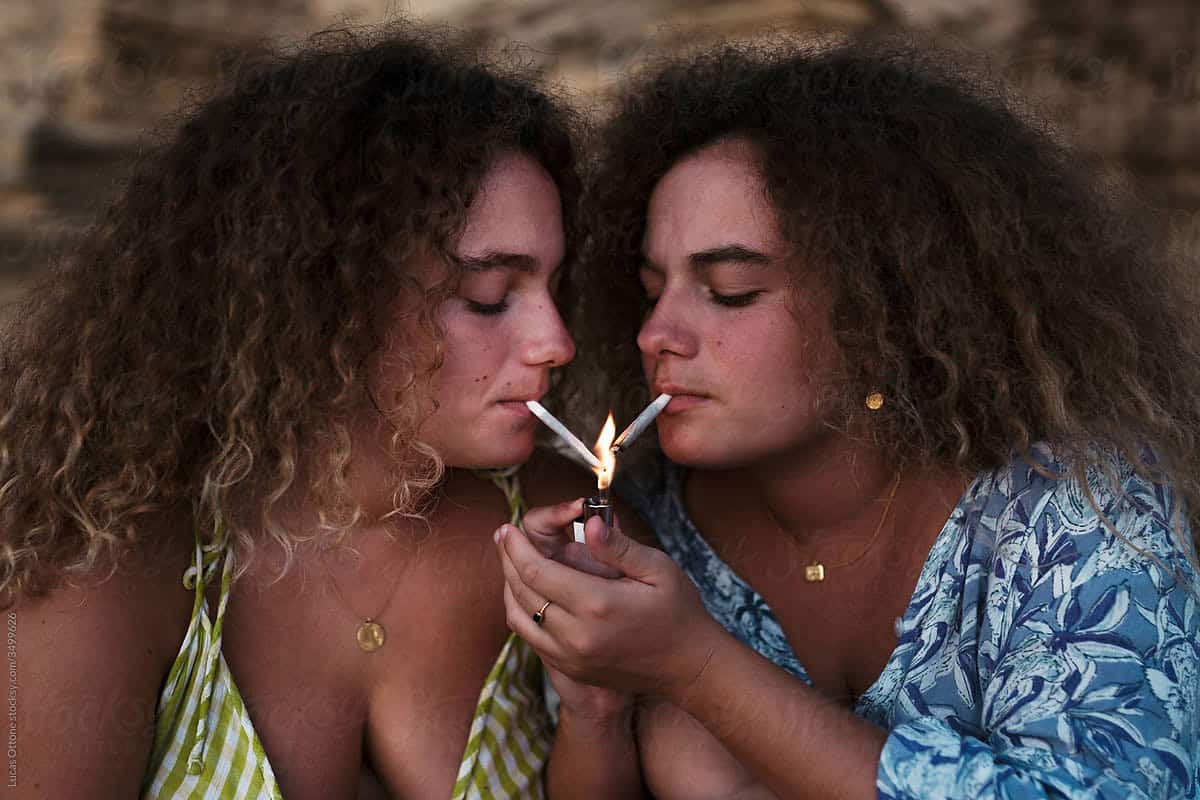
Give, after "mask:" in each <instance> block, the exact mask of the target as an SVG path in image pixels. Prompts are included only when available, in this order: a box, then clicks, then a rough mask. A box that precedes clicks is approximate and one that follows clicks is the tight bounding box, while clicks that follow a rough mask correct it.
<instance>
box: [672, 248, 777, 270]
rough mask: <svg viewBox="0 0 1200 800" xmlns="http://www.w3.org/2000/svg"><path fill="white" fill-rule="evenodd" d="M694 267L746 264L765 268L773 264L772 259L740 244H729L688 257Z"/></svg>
mask: <svg viewBox="0 0 1200 800" xmlns="http://www.w3.org/2000/svg"><path fill="white" fill-rule="evenodd" d="M688 260H689V261H691V262H692V266H693V267H695V268H697V269H701V268H703V267H707V266H711V265H712V264H726V263H735V264H745V265H747V266H753V267H765V266H766V265H768V264H770V263H771V257H770V256H769V255H767V254H766V253H760V252H759V251H757V250H752V249H750V248H749V247H746V246H744V245H740V244H727V245H722V246H721V247H713V248H710V249H708V250H701V251H700V252H698V253H692V254H691V256H689V257H688Z"/></svg>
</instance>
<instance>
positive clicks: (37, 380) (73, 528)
mask: <svg viewBox="0 0 1200 800" xmlns="http://www.w3.org/2000/svg"><path fill="white" fill-rule="evenodd" d="M537 77H538V76H536V75H535V74H533V72H532V71H531V70H530V68H529V67H528V65H527V64H525V63H523V61H522V59H521V58H520V54H519V53H518V52H515V51H506V52H501V53H495V52H487V51H483V50H479V49H475V48H473V47H470V46H468V45H467V44H465V43H464V42H463V41H462V40H460V39H459V38H457V35H456V34H454V33H452V32H449V31H444V30H437V31H434V30H417V29H414V28H412V27H411V26H408V25H406V24H404V23H393V24H390V25H388V26H384V27H381V28H377V29H375V30H373V31H364V30H332V31H326V32H324V33H321V34H318V35H316V36H314V37H312V38H310V39H308V40H307V41H306V42H304V43H303V45H301V46H300V47H299V48H295V49H293V50H290V51H286V52H285V51H275V52H267V51H261V52H259V53H257V54H255V55H254V57H252V58H250V59H249V60H247V61H246V62H245V63H244V64H243V65H242V66H241V68H240V69H239V70H238V71H237V73H236V75H234V76H233V78H232V79H231V80H230V81H229V82H228V84H227V85H226V86H225V87H224V88H221V89H219V90H218V91H217V92H216V93H215V94H214V95H213V96H211V97H210V98H208V99H207V100H204V101H202V102H199V103H196V104H193V107H192V108H191V109H189V110H188V111H186V113H185V116H184V118H183V121H182V124H181V125H179V126H178V127H177V128H174V129H173V130H172V131H171V132H170V133H168V134H167V135H166V137H163V138H161V139H160V141H159V143H158V144H157V145H156V146H154V147H153V148H151V149H148V150H147V151H146V152H145V153H144V154H143V155H142V156H141V157H140V158H139V160H138V163H137V164H136V165H135V168H134V170H133V172H132V175H131V177H130V179H129V180H128V182H127V184H126V185H125V187H124V189H123V191H122V192H121V193H120V196H119V198H118V199H117V200H116V201H115V202H114V203H113V204H112V206H111V207H110V208H108V209H107V211H106V212H105V213H104V214H103V215H102V217H101V218H100V220H99V221H98V222H97V223H96V224H95V225H94V226H93V228H92V230H90V232H89V233H88V235H87V237H86V238H85V240H84V241H83V243H82V244H81V245H80V246H79V248H78V249H77V250H76V251H75V252H74V253H73V254H72V255H71V256H70V257H68V258H65V259H63V260H62V262H61V263H59V264H56V265H55V266H54V269H53V270H51V271H50V273H49V274H48V276H47V278H46V279H45V280H44V281H43V282H42V284H41V285H40V286H39V287H37V289H35V290H34V291H31V292H30V293H29V296H28V299H27V300H26V301H25V302H24V303H23V305H22V306H21V307H19V308H18V309H17V311H16V314H15V315H14V319H13V324H12V325H11V326H10V328H9V329H8V330H7V331H6V335H5V337H4V341H3V350H2V355H0V358H2V362H0V398H2V399H0V404H2V405H0V542H2V544H0V590H4V591H6V592H7V593H8V595H9V596H10V597H16V596H22V595H25V596H36V595H38V594H41V593H44V592H45V591H47V590H48V589H49V588H51V587H52V586H53V585H55V584H56V583H58V582H60V581H61V580H63V579H70V578H71V577H72V576H79V575H88V574H92V573H94V572H98V571H103V570H104V569H105V568H106V567H107V568H108V569H109V570H110V571H109V574H111V569H114V568H115V565H116V563H117V559H118V558H119V557H120V556H121V555H122V554H123V553H125V552H128V551H129V550H130V549H131V548H135V547H138V546H142V545H144V544H145V543H146V542H147V541H149V540H152V538H153V535H154V532H153V531H152V530H151V529H152V528H153V527H154V526H153V523H152V522H151V521H152V520H153V519H155V515H156V514H160V513H166V512H167V511H169V510H170V509H178V508H188V509H189V512H190V513H191V514H192V515H193V519H195V521H196V524H197V525H200V526H202V527H201V529H202V530H211V529H212V528H213V526H214V525H216V524H217V522H218V520H219V521H220V522H221V524H223V525H224V526H226V528H227V530H228V531H229V532H230V534H231V535H232V536H234V537H235V541H236V543H237V545H238V546H239V548H240V552H252V551H253V546H254V545H255V543H256V542H259V541H261V540H262V539H263V537H264V536H266V537H269V538H271V539H274V540H276V541H277V542H278V543H279V544H281V545H282V546H283V548H284V552H285V553H286V554H287V562H286V563H290V562H291V559H292V557H293V556H294V554H295V547H296V546H297V544H298V542H300V541H304V540H306V539H309V540H312V539H315V538H317V537H319V536H320V537H324V536H330V537H333V538H336V537H337V536H340V535H342V534H344V533H345V532H346V531H348V530H349V529H350V528H351V527H352V526H353V525H354V524H355V523H356V522H357V521H358V519H359V518H360V516H361V511H360V509H358V508H357V507H356V506H355V504H354V503H353V502H352V501H351V500H350V495H349V492H348V487H347V485H346V481H345V475H346V466H347V464H348V462H349V460H350V447H351V429H352V426H353V421H354V419H355V418H356V415H361V414H362V411H363V409H364V408H367V409H371V408H376V409H379V411H380V413H382V414H383V415H384V416H385V418H386V419H387V420H388V421H389V422H390V423H391V425H392V426H393V429H394V435H393V436H392V437H391V443H390V444H391V451H392V453H391V454H392V456H393V457H394V459H395V464H396V467H395V469H396V472H395V475H394V476H393V478H394V485H395V486H396V487H398V488H397V490H396V493H395V496H394V497H393V503H394V506H395V509H396V512H398V513H404V514H414V515H419V514H420V513H421V510H422V509H423V508H424V505H423V504H424V500H423V499H422V498H425V497H428V495H429V491H428V490H430V489H431V488H432V487H434V486H435V485H436V484H437V483H438V481H439V480H440V478H441V475H442V472H443V465H442V463H441V462H440V460H439V459H438V456H437V454H436V453H435V452H432V451H431V449H430V448H429V447H427V446H423V445H421V443H420V442H419V441H418V439H417V436H416V434H417V430H418V428H419V426H420V424H421V423H422V421H423V419H424V418H425V417H426V416H427V414H428V413H430V411H431V410H432V409H433V408H434V407H435V404H434V401H433V397H432V376H433V373H434V371H435V370H436V368H437V366H438V363H439V361H440V352H439V347H440V345H439V343H440V335H441V332H440V329H439V327H438V324H437V313H436V312H437V309H438V306H439V304H440V303H441V301H442V300H444V299H445V298H446V297H448V296H449V295H450V294H451V293H452V292H453V291H454V289H455V286H456V282H457V277H458V271H457V270H456V265H455V260H454V258H453V256H452V254H451V253H452V246H453V242H454V239H455V237H456V234H458V233H459V232H461V230H462V227H463V225H464V222H465V217H466V213H467V208H468V206H469V204H470V202H471V199H472V195H473V193H474V192H475V191H476V189H477V187H478V185H479V182H480V181H481V179H482V178H483V176H484V175H485V173H486V171H487V169H488V168H489V166H490V164H491V163H492V162H493V160H494V159H495V158H496V157H497V156H498V155H500V154H501V153H503V152H511V151H516V152H522V153H525V154H527V155H529V156H530V157H531V158H533V159H534V160H536V161H538V162H539V163H540V164H541V165H542V166H543V167H544V168H545V169H546V170H547V172H548V173H549V174H550V176H551V177H552V178H553V180H554V181H555V183H556V184H557V186H558V188H559V192H560V196H561V199H562V205H563V214H564V225H565V226H566V231H565V233H566V240H567V243H568V248H569V249H570V248H571V247H572V243H573V242H574V241H575V239H576V235H575V230H576V227H575V224H574V222H573V214H572V211H573V209H574V207H575V205H576V204H577V198H578V196H579V192H580V179H579V176H578V173H577V163H576V161H577V156H576V154H575V149H574V148H575V139H576V136H577V133H578V131H577V129H576V128H577V119H576V117H575V115H574V114H573V113H572V112H570V111H569V109H568V108H567V107H566V106H565V105H564V104H562V103H560V102H559V101H558V100H557V99H556V97H555V96H554V95H553V94H552V93H551V92H549V91H548V90H545V89H542V88H538V86H537V84H536V79H537ZM431 257H433V258H440V260H441V262H444V263H445V264H446V266H447V272H448V274H449V277H448V278H446V279H445V280H442V281H439V282H438V283H437V285H435V286H432V287H428V286H425V285H423V283H422V281H421V280H419V279H418V277H419V276H418V274H417V270H416V269H415V268H414V267H413V266H412V264H414V263H416V262H417V261H422V263H429V259H430V258H431ZM396 318H407V319H409V320H411V321H413V322H414V323H415V324H414V325H412V326H407V328H413V329H416V330H418V331H420V332H421V333H420V334H419V335H410V336H409V337H408V338H409V339H410V341H402V342H401V341H392V338H393V336H392V335H391V334H389V333H387V330H385V328H386V327H387V326H385V325H384V323H385V321H387V320H392V319H396ZM394 327H395V326H393V328H394ZM407 328H406V329H407ZM381 353H387V354H388V359H389V368H390V369H393V370H395V369H398V368H400V367H403V368H404V369H405V370H406V372H405V373H403V374H407V376H408V378H407V384H406V385H405V386H404V387H403V390H402V391H401V392H399V393H398V395H397V397H395V398H390V402H389V398H382V399H381V398H375V397H371V396H370V395H371V391H370V389H369V387H368V386H367V382H366V381H365V380H364V378H365V376H366V374H367V373H368V372H369V371H370V370H369V368H368V361H369V359H371V358H372V357H373V356H374V355H376V354H381ZM301 488H302V490H303V491H304V492H305V493H307V497H308V498H309V499H311V500H313V502H315V503H316V505H317V507H318V508H320V509H321V510H322V515H321V520H322V522H321V525H320V526H319V527H320V530H318V531H317V532H315V533H311V532H310V533H307V534H300V533H295V532H289V531H287V530H284V529H283V527H282V526H281V525H280V524H279V522H278V513H277V512H278V510H279V509H278V508H277V507H278V506H279V504H280V500H281V498H283V497H284V495H285V494H286V493H288V492H289V490H299V489H301ZM188 533H189V535H190V533H191V531H188ZM246 563H248V560H247V559H241V560H240V565H241V566H242V567H244V565H245V564H246ZM285 569H286V567H285Z"/></svg>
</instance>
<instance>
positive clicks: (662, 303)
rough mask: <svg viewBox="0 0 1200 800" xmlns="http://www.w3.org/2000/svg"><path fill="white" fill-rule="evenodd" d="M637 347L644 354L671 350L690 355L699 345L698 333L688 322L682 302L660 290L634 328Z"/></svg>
mask: <svg viewBox="0 0 1200 800" xmlns="http://www.w3.org/2000/svg"><path fill="white" fill-rule="evenodd" d="M637 344H638V349H639V350H641V351H642V355H644V356H646V357H648V358H659V357H661V356H664V355H667V354H672V355H676V356H681V357H683V358H692V357H693V356H695V355H696V353H697V351H698V349H699V337H698V336H697V335H696V332H695V330H694V328H693V327H692V326H691V325H690V324H689V323H688V314H687V313H686V309H685V308H684V304H683V303H682V302H681V301H679V300H677V299H676V297H675V295H674V293H671V292H664V293H663V295H662V296H661V297H659V299H658V302H657V303H656V304H655V306H654V310H653V311H651V312H650V316H648V317H646V321H645V322H643V323H642V329H641V330H640V331H638V337H637Z"/></svg>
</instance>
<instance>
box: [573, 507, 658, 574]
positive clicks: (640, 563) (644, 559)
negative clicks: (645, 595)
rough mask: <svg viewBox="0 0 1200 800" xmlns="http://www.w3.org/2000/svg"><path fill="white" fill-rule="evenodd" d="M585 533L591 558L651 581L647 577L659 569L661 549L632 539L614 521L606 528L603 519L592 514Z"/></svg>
mask: <svg viewBox="0 0 1200 800" xmlns="http://www.w3.org/2000/svg"><path fill="white" fill-rule="evenodd" d="M583 535H584V537H585V538H586V539H587V546H588V551H589V552H590V553H591V555H592V558H594V559H595V560H596V561H599V562H600V563H601V564H607V565H608V566H610V567H614V568H615V569H618V570H620V571H621V572H623V573H625V576H626V577H627V578H633V579H634V580H638V581H643V582H649V581H647V579H648V578H650V577H652V576H654V575H656V574H657V573H658V572H659V571H660V570H659V556H660V555H661V553H659V552H658V551H657V550H655V549H654V548H652V547H646V546H645V545H643V544H639V543H637V542H635V541H634V540H633V539H630V538H629V537H628V536H626V535H625V534H624V533H623V532H622V531H621V528H620V526H618V525H617V524H616V522H615V521H614V522H613V524H612V526H611V527H607V528H606V527H605V525H604V520H603V519H601V518H600V517H592V518H591V519H589V520H588V521H587V525H586V526H585V527H584V532H583Z"/></svg>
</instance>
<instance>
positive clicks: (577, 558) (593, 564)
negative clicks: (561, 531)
mask: <svg viewBox="0 0 1200 800" xmlns="http://www.w3.org/2000/svg"><path fill="white" fill-rule="evenodd" d="M551 558H553V559H554V560H555V561H558V562H559V563H562V564H566V565H567V566H568V567H571V568H572V569H577V570H580V571H581V572H586V573H588V574H589V575H598V576H599V577H601V578H623V577H625V574H624V573H623V572H621V571H620V570H619V569H616V568H614V567H610V566H609V565H607V564H601V563H600V562H599V561H597V560H596V559H594V558H592V554H591V553H590V552H588V549H587V545H585V544H580V543H579V542H568V543H567V544H566V545H564V546H563V547H562V548H561V549H560V551H559V552H558V553H557V554H556V555H553V556H551Z"/></svg>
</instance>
